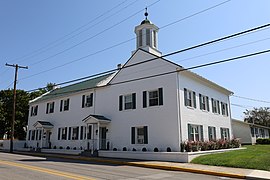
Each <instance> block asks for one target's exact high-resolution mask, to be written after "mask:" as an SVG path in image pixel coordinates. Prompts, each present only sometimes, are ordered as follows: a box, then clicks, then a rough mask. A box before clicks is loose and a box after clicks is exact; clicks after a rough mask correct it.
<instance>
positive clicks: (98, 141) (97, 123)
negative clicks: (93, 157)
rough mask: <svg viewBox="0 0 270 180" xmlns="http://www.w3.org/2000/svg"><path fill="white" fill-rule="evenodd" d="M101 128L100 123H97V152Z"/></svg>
mask: <svg viewBox="0 0 270 180" xmlns="http://www.w3.org/2000/svg"><path fill="white" fill-rule="evenodd" d="M99 126H100V124H99V122H98V123H97V130H98V131H97V132H98V133H97V150H99Z"/></svg>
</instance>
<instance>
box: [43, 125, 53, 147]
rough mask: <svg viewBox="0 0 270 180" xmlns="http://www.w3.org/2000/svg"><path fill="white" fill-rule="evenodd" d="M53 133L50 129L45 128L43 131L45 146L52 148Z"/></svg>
mask: <svg viewBox="0 0 270 180" xmlns="http://www.w3.org/2000/svg"><path fill="white" fill-rule="evenodd" d="M51 134H52V132H51V131H50V130H45V129H44V133H43V148H51Z"/></svg>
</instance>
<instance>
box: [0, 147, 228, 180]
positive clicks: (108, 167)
mask: <svg viewBox="0 0 270 180" xmlns="http://www.w3.org/2000/svg"><path fill="white" fill-rule="evenodd" d="M13 179H14V180H18V179H20V180H29V179H38V180H62V179H117V180H122V179H123V180H141V179H150V180H151V179H157V180H158V179H172V180H176V179H177V180H182V179H183V180H189V179H190V180H196V179H199V180H212V179H219V180H220V179H230V178H224V177H216V176H209V175H202V174H193V173H186V172H175V171H165V170H157V169H149V168H141V167H131V166H124V165H112V164H103V163H92V162H85V161H75V160H66V159H58V158H42V157H34V156H25V155H17V154H9V153H1V152H0V180H13Z"/></svg>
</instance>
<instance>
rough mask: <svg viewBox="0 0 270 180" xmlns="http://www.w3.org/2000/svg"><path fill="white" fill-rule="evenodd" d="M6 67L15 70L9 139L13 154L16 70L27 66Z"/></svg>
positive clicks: (10, 65) (14, 65)
mask: <svg viewBox="0 0 270 180" xmlns="http://www.w3.org/2000/svg"><path fill="white" fill-rule="evenodd" d="M6 66H9V67H14V68H15V78H14V88H13V113H12V120H11V137H10V150H9V151H10V152H11V153H12V152H13V139H14V123H15V116H16V85H17V77H18V69H19V68H23V69H28V67H27V66H19V65H18V64H8V63H6Z"/></svg>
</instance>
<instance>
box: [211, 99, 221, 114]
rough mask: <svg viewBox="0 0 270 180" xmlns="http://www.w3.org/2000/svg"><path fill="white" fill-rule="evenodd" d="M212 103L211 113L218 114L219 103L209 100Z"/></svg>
mask: <svg viewBox="0 0 270 180" xmlns="http://www.w3.org/2000/svg"><path fill="white" fill-rule="evenodd" d="M211 101H212V112H213V113H218V114H220V107H219V101H218V100H216V99H213V98H212V99H211Z"/></svg>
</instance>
